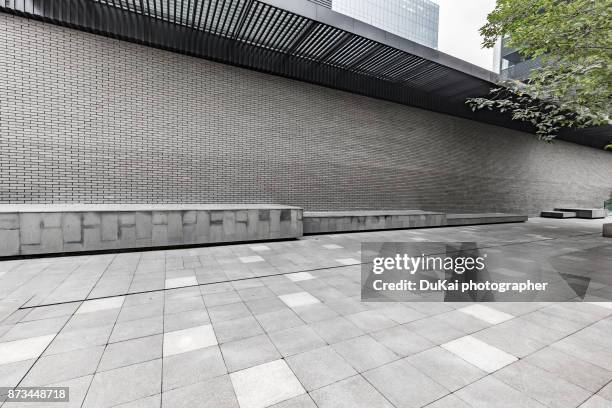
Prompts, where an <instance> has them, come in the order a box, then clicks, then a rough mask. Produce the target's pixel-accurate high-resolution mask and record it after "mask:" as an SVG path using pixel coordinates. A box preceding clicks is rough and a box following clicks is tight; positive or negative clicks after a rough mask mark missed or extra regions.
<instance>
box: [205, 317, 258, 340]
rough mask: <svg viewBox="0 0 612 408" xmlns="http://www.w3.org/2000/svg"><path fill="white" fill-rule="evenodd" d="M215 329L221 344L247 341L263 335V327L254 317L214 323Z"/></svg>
mask: <svg viewBox="0 0 612 408" xmlns="http://www.w3.org/2000/svg"><path fill="white" fill-rule="evenodd" d="M213 327H214V328H215V333H216V335H217V338H218V339H219V343H227V342H230V341H234V340H240V339H245V338H247V337H252V336H256V335H258V334H262V333H263V330H262V329H261V326H260V325H259V323H258V322H257V320H255V318H254V317H252V316H249V317H243V318H241V319H234V320H228V321H225V322H219V323H213Z"/></svg>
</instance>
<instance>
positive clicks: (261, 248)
mask: <svg viewBox="0 0 612 408" xmlns="http://www.w3.org/2000/svg"><path fill="white" fill-rule="evenodd" d="M249 248H251V250H252V251H256V252H262V251H269V250H270V247H269V246H267V245H249Z"/></svg>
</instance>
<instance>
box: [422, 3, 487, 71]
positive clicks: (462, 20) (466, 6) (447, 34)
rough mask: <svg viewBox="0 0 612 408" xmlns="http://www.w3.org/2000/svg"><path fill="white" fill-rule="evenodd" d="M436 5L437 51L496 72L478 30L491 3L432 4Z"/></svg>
mask: <svg viewBox="0 0 612 408" xmlns="http://www.w3.org/2000/svg"><path fill="white" fill-rule="evenodd" d="M432 1H433V2H435V3H438V4H439V5H440V22H439V31H438V49H439V50H440V51H442V52H445V53H447V54H450V55H453V56H455V57H457V58H461V59H462V60H465V61H468V62H471V63H472V64H475V65H478V66H481V67H483V68H486V69H488V70H492V71H495V72H497V71H498V66H497V65H495V66H494V64H493V49H492V48H490V49H482V46H481V44H482V39H481V37H480V34H479V33H478V29H479V28H480V27H482V26H483V25H484V24H485V22H486V20H487V14H488V13H489V12H490V11H492V10H493V8H495V0H432Z"/></svg>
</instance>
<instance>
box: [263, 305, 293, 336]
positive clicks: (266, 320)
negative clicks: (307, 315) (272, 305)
mask: <svg viewBox="0 0 612 408" xmlns="http://www.w3.org/2000/svg"><path fill="white" fill-rule="evenodd" d="M255 318H256V319H257V321H259V323H260V324H261V326H262V327H263V329H264V330H265V331H266V332H268V333H271V332H275V331H279V330H285V329H289V328H291V327H297V326H301V325H303V324H304V322H303V321H302V319H300V318H299V317H298V315H296V314H295V312H293V310H291V309H289V308H287V307H285V306H284V305H283V309H281V310H275V311H272V312H268V313H263V314H258V315H255Z"/></svg>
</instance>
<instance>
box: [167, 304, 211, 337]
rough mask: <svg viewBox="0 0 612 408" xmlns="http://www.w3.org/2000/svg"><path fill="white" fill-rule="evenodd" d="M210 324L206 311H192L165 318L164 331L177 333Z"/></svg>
mask: <svg viewBox="0 0 612 408" xmlns="http://www.w3.org/2000/svg"><path fill="white" fill-rule="evenodd" d="M205 324H210V319H209V318H208V313H206V310H199V309H196V310H190V311H187V312H181V313H173V314H169V315H166V316H164V331H166V332H170V331H176V330H182V329H188V328H190V327H196V326H203V325H205Z"/></svg>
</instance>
